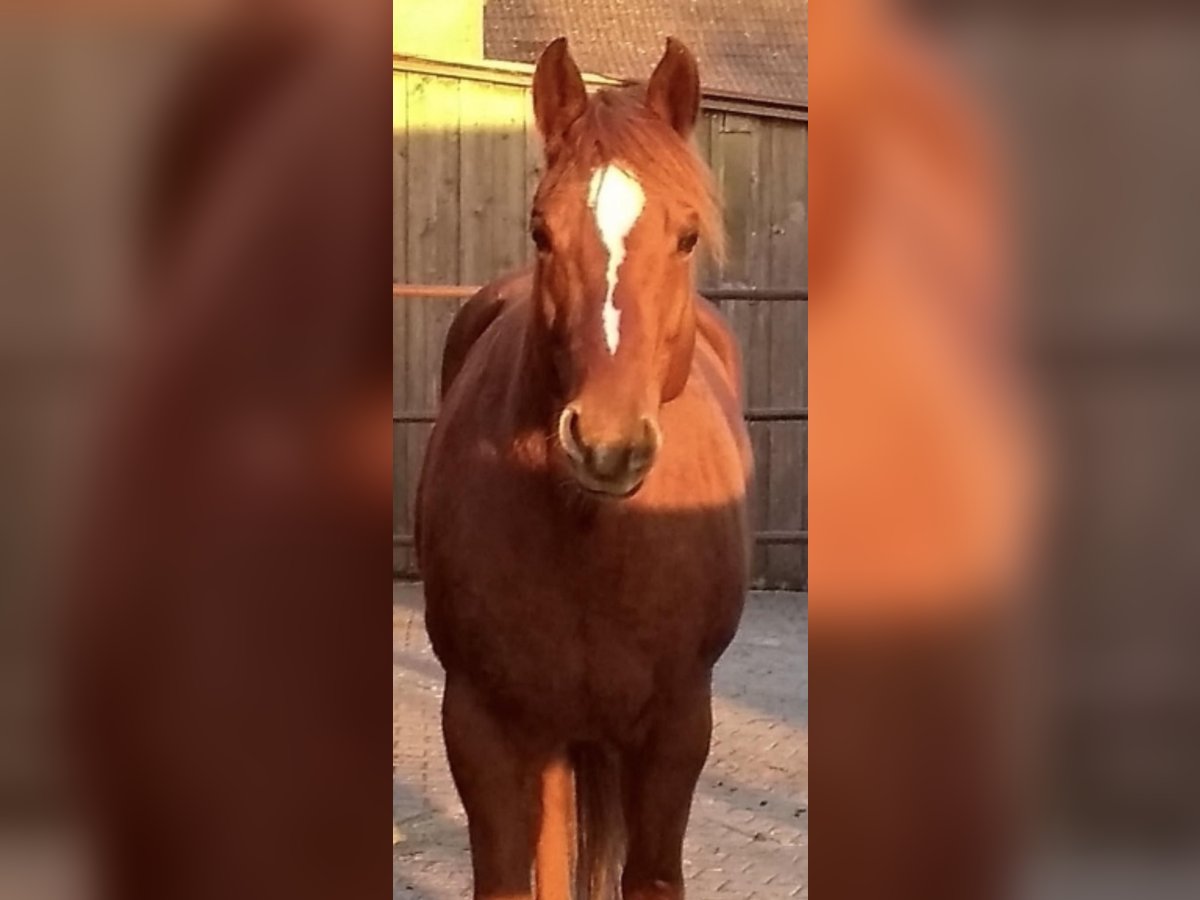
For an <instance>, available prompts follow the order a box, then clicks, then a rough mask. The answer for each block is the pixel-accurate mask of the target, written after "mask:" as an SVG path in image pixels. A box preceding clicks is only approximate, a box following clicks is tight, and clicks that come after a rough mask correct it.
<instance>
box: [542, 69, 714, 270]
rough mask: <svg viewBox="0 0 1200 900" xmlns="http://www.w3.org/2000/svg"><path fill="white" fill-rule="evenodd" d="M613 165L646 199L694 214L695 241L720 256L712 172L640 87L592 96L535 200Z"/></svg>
mask: <svg viewBox="0 0 1200 900" xmlns="http://www.w3.org/2000/svg"><path fill="white" fill-rule="evenodd" d="M610 164H611V165H617V166H619V167H620V168H621V169H623V170H625V171H627V172H628V173H629V174H630V175H631V176H633V177H634V178H635V179H636V180H637V182H638V183H639V184H640V186H641V188H642V189H643V190H644V191H645V192H646V194H647V195H648V196H655V197H658V198H660V199H662V200H665V201H667V202H668V203H676V204H679V205H681V206H684V207H686V208H688V209H690V210H692V211H694V212H695V214H696V217H697V225H698V228H699V232H700V237H701V239H702V241H703V243H704V247H705V249H706V250H707V252H708V253H709V254H710V255H711V256H712V257H713V258H714V259H716V260H718V261H721V260H723V259H724V258H725V228H724V223H723V219H722V213H721V204H720V200H719V197H718V193H717V189H716V185H715V183H714V181H713V177H712V173H711V172H710V171H709V168H708V166H707V165H705V163H704V161H703V160H701V159H700V157H699V155H698V154H697V153H696V150H695V148H694V146H693V145H692V143H691V142H690V141H688V140H685V139H684V138H682V137H680V136H679V134H677V133H676V132H675V131H674V130H673V129H672V128H671V127H670V125H668V124H667V123H666V122H664V121H663V120H662V119H660V118H659V117H658V116H657V115H655V114H654V113H653V112H651V111H650V109H649V108H648V107H647V106H646V104H645V88H644V87H643V86H641V85H634V86H630V87H623V88H616V89H605V90H601V91H598V92H597V93H595V94H594V95H593V96H592V97H591V99H590V102H589V103H588V107H587V109H586V111H585V112H584V113H583V115H582V116H580V117H579V119H577V120H576V121H575V123H574V124H573V125H572V126H571V127H570V129H568V131H567V134H566V138H565V140H564V142H563V144H562V146H561V148H560V149H559V151H558V153H557V154H556V156H555V159H554V161H553V163H552V164H551V165H550V166H548V168H547V171H546V173H545V175H544V176H543V178H542V181H541V183H540V184H539V186H538V197H544V196H545V195H546V194H547V193H549V192H552V191H554V190H556V189H557V188H558V187H559V186H560V185H562V184H563V183H564V182H571V181H576V180H578V181H582V182H584V183H587V182H589V181H590V179H591V177H592V175H593V173H595V172H596V171H597V170H598V169H600V168H602V167H604V166H607V165H610Z"/></svg>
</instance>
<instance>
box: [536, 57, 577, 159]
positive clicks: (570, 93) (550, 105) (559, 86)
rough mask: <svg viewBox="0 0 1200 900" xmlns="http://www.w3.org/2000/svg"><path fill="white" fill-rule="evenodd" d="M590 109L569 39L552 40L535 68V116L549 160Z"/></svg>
mask: <svg viewBox="0 0 1200 900" xmlns="http://www.w3.org/2000/svg"><path fill="white" fill-rule="evenodd" d="M586 109H587V89H586V88H585V87H584V86H583V76H582V75H580V74H579V67H578V66H577V65H575V60H573V59H571V53H570V51H569V50H568V49H567V39H566V38H565V37H560V38H557V39H555V40H553V41H551V42H550V44H549V45H548V46H547V47H546V49H545V50H543V51H542V55H541V56H540V57H539V58H538V61H537V67H536V68H535V69H534V71H533V116H534V118H535V119H536V120H537V127H538V131H539V132H541V135H542V140H543V141H544V142H545V145H546V158H547V160H549V159H550V158H551V157H553V156H554V154H555V153H556V152H557V150H558V146H559V144H560V143H561V142H562V139H563V136H564V135H565V134H566V133H567V129H568V128H570V127H571V124H572V123H573V122H574V121H575V120H576V119H578V118H579V117H580V116H582V115H583V113H584V110H586Z"/></svg>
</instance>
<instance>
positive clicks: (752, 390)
mask: <svg viewBox="0 0 1200 900" xmlns="http://www.w3.org/2000/svg"><path fill="white" fill-rule="evenodd" d="M756 126H757V123H756V121H755V120H754V119H751V118H748V117H746V116H735V115H730V114H726V115H724V116H722V118H721V121H720V123H719V126H718V127H717V129H716V130H715V131H714V132H713V135H712V153H713V162H714V173H715V176H716V179H717V185H718V187H719V189H720V191H721V194H722V197H723V199H724V202H725V223H726V228H727V229H728V234H729V241H728V255H727V259H726V262H725V265H724V266H723V267H722V268H721V270H720V271H721V274H720V279H719V282H720V284H721V286H730V287H751V286H753V285H754V277H755V273H754V271H753V269H752V264H753V263H754V262H755V259H756V257H755V254H756V253H758V251H757V250H756V249H755V248H753V247H752V232H753V230H754V227H755V218H756V216H757V215H758V213H757V212H756V210H755V205H756V204H757V203H758V202H759V197H758V194H759V192H760V190H761V179H760V176H759V171H758V170H759V164H760V159H759V146H758V144H759V137H758V132H757V128H756ZM726 311H727V318H728V320H729V323H730V325H731V327H732V328H733V331H734V334H735V335H736V336H737V340H738V344H739V346H740V347H741V351H742V367H743V371H744V383H745V386H746V402H747V404H748V405H749V406H761V405H764V404H763V402H762V401H763V398H764V396H765V391H764V388H763V385H764V384H765V379H766V373H767V369H766V366H767V362H768V361H767V358H766V347H765V345H764V340H763V336H762V323H760V322H758V321H757V320H759V319H761V316H760V315H759V314H758V313H757V312H756V311H755V310H753V309H752V308H751V304H750V303H748V302H747V301H743V300H737V301H731V302H730V303H729V304H727V306H726ZM756 323H757V324H758V329H757V332H756ZM766 428H767V426H766V425H763V424H756V423H752V424H751V425H750V442H751V445H752V447H753V449H754V461H755V469H756V476H755V481H756V489H755V491H754V494H753V497H752V508H751V511H750V522H751V525H752V527H753V528H754V529H755V530H762V529H764V528H765V527H766V508H767V507H766V501H765V494H766V490H765V489H766V486H767V483H768V477H769V470H768V467H769V462H770V461H769V459H768V458H767V454H766V448H767V441H768V435H767V432H766ZM766 562H767V558H766V552H765V550H764V549H763V548H762V547H756V549H755V552H754V562H753V573H754V577H755V579H756V580H757V579H761V578H762V577H763V575H764V574H765V564H766Z"/></svg>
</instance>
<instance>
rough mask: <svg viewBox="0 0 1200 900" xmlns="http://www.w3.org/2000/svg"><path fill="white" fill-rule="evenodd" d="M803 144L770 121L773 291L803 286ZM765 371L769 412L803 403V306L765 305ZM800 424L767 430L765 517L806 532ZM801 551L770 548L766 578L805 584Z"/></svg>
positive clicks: (801, 130) (787, 127)
mask: <svg viewBox="0 0 1200 900" xmlns="http://www.w3.org/2000/svg"><path fill="white" fill-rule="evenodd" d="M806 138H807V132H806V129H805V127H804V126H802V125H800V124H794V123H776V124H775V125H774V126H773V129H772V134H771V143H772V145H773V147H774V152H773V154H772V159H773V167H772V170H773V181H774V183H773V186H772V190H771V191H770V193H769V197H770V203H771V210H770V212H771V234H770V267H771V279H772V283H774V284H775V285H777V286H779V287H803V286H805V285H806V284H807V229H806V224H807V221H806V220H807V217H806V215H805V214H804V208H805V205H806V198H807V183H808V174H807V164H806V154H805V149H806ZM772 306H773V309H772V319H771V373H770V381H769V388H770V394H769V402H770V404H771V405H772V406H774V407H797V406H804V405H805V403H806V394H807V391H806V385H807V369H808V334H807V332H808V328H807V325H808V304H807V303H804V302H802V301H794V302H793V301H789V302H785V303H776V304H772ZM807 436H808V428H807V423H785V424H780V425H777V426H775V427H774V429H773V430H772V433H771V442H770V448H769V456H770V466H771V468H770V471H771V481H770V485H769V486H768V491H767V494H768V497H769V501H768V502H769V506H770V509H769V514H770V519H771V522H772V527H773V528H778V529H784V530H798V529H803V528H805V527H806V522H807V514H806V509H807V502H808V497H807V494H808V472H807V447H806V441H807ZM806 559H807V552H806V550H805V548H804V547H803V546H778V547H773V548H772V549H771V550H770V560H769V564H770V569H771V571H772V574H773V576H776V577H778V578H779V579H780V580H781V581H784V582H786V583H788V584H795V585H804V584H806V582H807V577H806V576H807V571H806Z"/></svg>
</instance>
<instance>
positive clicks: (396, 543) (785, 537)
mask: <svg viewBox="0 0 1200 900" xmlns="http://www.w3.org/2000/svg"><path fill="white" fill-rule="evenodd" d="M754 543H756V544H767V545H770V546H773V547H779V546H785V545H792V544H807V543H808V532H807V531H783V530H781V531H758V532H755V534H754ZM412 545H413V536H412V535H411V534H393V535H392V547H393V548H395V547H411V546H412Z"/></svg>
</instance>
